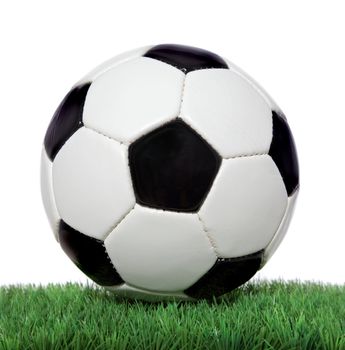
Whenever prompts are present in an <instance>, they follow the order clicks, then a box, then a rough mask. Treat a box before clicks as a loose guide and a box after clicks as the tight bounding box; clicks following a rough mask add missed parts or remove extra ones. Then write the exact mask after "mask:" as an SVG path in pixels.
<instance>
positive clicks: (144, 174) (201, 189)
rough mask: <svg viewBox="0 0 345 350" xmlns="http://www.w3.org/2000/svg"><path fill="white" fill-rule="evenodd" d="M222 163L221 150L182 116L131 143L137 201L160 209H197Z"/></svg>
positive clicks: (130, 154) (130, 156)
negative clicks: (199, 133)
mask: <svg viewBox="0 0 345 350" xmlns="http://www.w3.org/2000/svg"><path fill="white" fill-rule="evenodd" d="M220 164H221V158H220V156H219V155H218V153H217V152H216V151H215V150H214V149H213V148H212V147H211V146H210V145H209V144H208V143H207V142H206V141H205V140H204V139H203V138H202V137H201V136H199V135H198V134H197V133H196V132H195V131H194V130H193V129H192V128H191V127H190V126H188V125H187V124H186V123H185V122H183V121H182V120H181V119H179V118H177V119H175V120H174V121H172V122H170V123H167V124H165V125H163V126H161V127H160V128H157V129H155V130H154V131H152V132H151V133H149V134H147V135H144V136H143V137H141V138H140V139H138V140H137V141H135V142H134V143H132V144H131V145H130V147H129V165H130V169H131V175H132V181H133V187H134V191H135V195H136V199H137V202H138V203H139V204H141V205H144V206H148V207H153V208H157V209H164V210H173V211H183V212H195V211H197V210H198V209H199V208H200V206H201V205H202V203H203V201H204V199H205V198H206V196H207V193H208V192H209V190H210V188H211V186H212V183H213V180H214V178H215V176H216V174H217V172H218V169H219V167H220Z"/></svg>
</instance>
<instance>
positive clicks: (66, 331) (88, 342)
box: [0, 281, 345, 350]
mask: <svg viewBox="0 0 345 350" xmlns="http://www.w3.org/2000/svg"><path fill="white" fill-rule="evenodd" d="M0 349H6V350H7V349H8V350H15V349H33V350H39V349H84V350H87V349H92V350H94V349H169V350H170V349H179V350H180V349H193V350H194V349H240V350H243V349H251V350H255V349H345V286H330V285H321V284H312V283H303V284H302V283H298V282H289V283H284V282H279V281H277V282H260V283H250V284H247V285H245V286H244V287H242V288H240V289H238V290H235V291H234V292H232V293H230V294H228V295H226V296H225V297H223V298H220V299H218V300H213V301H198V302H195V303H191V302H164V303H163V302H162V303H156V304H150V303H145V302H140V301H129V300H125V299H118V298H115V297H114V296H113V295H112V294H109V293H108V292H105V291H103V290H101V289H99V288H95V287H92V286H88V287H85V286H81V285H76V284H67V285H49V286H47V287H35V286H9V287H2V288H0Z"/></svg>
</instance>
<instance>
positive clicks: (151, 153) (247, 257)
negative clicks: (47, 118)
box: [41, 45, 299, 298]
mask: <svg viewBox="0 0 345 350" xmlns="http://www.w3.org/2000/svg"><path fill="white" fill-rule="evenodd" d="M41 185H42V197H43V202H44V206H45V209H46V212H47V215H48V218H49V221H50V223H51V226H52V229H53V231H54V234H55V237H56V239H57V241H58V242H59V243H60V245H61V247H62V248H63V250H64V251H65V252H66V254H67V255H68V256H69V257H70V258H71V260H72V261H73V262H74V263H75V264H76V265H77V266H78V267H79V268H80V269H81V270H82V271H83V272H84V273H85V274H86V275H88V276H89V277H90V278H91V279H92V280H94V281H95V282H96V283H98V284H99V285H101V286H105V287H106V288H109V289H110V290H114V291H115V292H117V293H118V294H125V295H128V296H139V297H143V298H150V297H158V298H164V297H181V298H203V297H212V296H219V295H221V294H224V293H226V292H228V291H230V290H232V289H234V288H236V287H238V286H239V285H241V284H243V283H244V282H246V281H247V280H249V279H250V278H251V277H252V276H253V275H254V274H255V273H256V271H258V270H259V269H260V268H261V267H262V266H263V265H264V264H265V262H266V261H267V260H268V259H269V258H270V257H271V255H272V254H273V252H274V251H275V249H276V248H277V247H278V245H279V244H280V242H281V240H282V239H283V237H284V234H285V232H286V230H287V227H288V224H289V221H290V219H291V216H292V212H293V208H294V204H295V200H296V197H297V193H298V189H299V175H298V162H297V154H296V149H295V145H294V141H293V137H292V134H291V131H290V129H289V126H288V124H287V121H286V118H285V116H284V115H283V113H282V112H281V110H280V109H279V107H278V106H277V105H276V104H275V103H274V101H273V100H272V99H271V98H270V97H269V96H268V95H267V93H266V92H265V91H264V90H263V89H262V88H261V87H259V86H258V84H257V83H255V82H254V81H253V80H252V79H251V78H249V77H248V76H247V75H246V74H245V73H244V72H242V71H241V70H240V69H239V68H237V67H236V66H235V65H233V64H232V63H231V62H229V61H227V60H226V59H223V58H221V57H220V56H218V55H215V54H213V53H211V52H208V51H205V50H201V49H196V48H192V47H186V46H180V45H158V46H153V47H145V48H140V49H137V50H134V51H132V52H129V53H125V54H123V55H121V56H118V57H116V58H114V59H112V60H110V61H108V62H106V63H105V64H103V65H102V66H100V67H98V68H96V69H95V70H94V71H93V72H91V73H90V74H89V75H87V76H86V77H85V78H83V79H82V80H81V81H80V82H79V83H77V84H76V85H75V86H74V87H73V88H72V89H71V91H70V92H69V93H68V94H67V95H66V97H65V98H64V100H63V101H62V102H61V104H60V106H59V107H58V109H57V111H56V112H55V114H54V116H53V118H52V120H51V122H50V125H49V127H48V130H47V133H46V136H45V139H44V147H43V151H42V163H41Z"/></svg>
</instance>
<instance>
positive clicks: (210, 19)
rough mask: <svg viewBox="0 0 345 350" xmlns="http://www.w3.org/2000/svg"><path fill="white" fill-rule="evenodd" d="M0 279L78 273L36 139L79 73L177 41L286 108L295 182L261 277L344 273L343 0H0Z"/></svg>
mask: <svg viewBox="0 0 345 350" xmlns="http://www.w3.org/2000/svg"><path fill="white" fill-rule="evenodd" d="M0 4H1V5H0V36H1V38H0V39H1V40H0V60H1V65H0V118H1V119H0V120H1V124H0V131H1V134H0V162H1V163H0V164H1V167H0V174H1V175H0V176H1V178H0V179H1V180H0V204H1V211H0V213H1V214H0V215H1V216H0V284H11V283H44V284H45V283H48V282H64V281H85V280H86V278H85V277H84V276H83V275H82V274H81V273H80V272H79V270H78V269H77V268H76V267H75V266H74V265H73V264H72V263H71V262H70V261H69V259H68V258H67V257H66V256H65V254H64V253H63V251H62V250H61V249H60V248H59V246H58V244H57V243H56V242H55V240H54V238H53V235H52V233H51V232H50V228H49V225H48V222H47V219H46V217H45V213H44V211H43V206H42V204H41V197H40V188H39V161H40V151H41V144H42V140H43V137H44V133H45V130H46V128H47V126H48V123H49V120H50V118H51V116H52V114H53V112H54V110H55V108H56V107H57V105H58V103H59V102H60V100H61V99H62V98H63V96H64V95H65V94H66V93H67V91H68V90H69V88H70V87H71V85H73V84H74V83H75V82H76V81H77V80H78V79H79V78H80V77H82V76H83V75H84V74H86V73H87V72H88V71H89V70H91V69H92V68H93V67H94V66H96V65H98V64H99V63H101V62H102V61H104V60H106V59H108V58H110V57H112V56H114V55H115V54H118V53H121V52H123V51H126V50H129V49H132V48H135V47H139V46H143V45H148V44H158V43H181V44H187V45H193V46H199V47H202V48H206V49H209V50H211V51H214V52H216V53H218V54H220V55H223V56H226V57H228V58H229V59H230V60H231V61H233V62H234V63H235V64H237V65H239V66H240V67H241V68H243V69H244V70H245V71H247V72H248V73H249V74H250V75H251V76H253V77H254V79H256V80H257V81H258V82H259V83H260V84H261V85H262V86H264V88H265V89H266V90H267V91H268V92H269V93H270V94H271V95H272V96H273V98H274V99H275V100H276V101H277V102H278V104H279V105H280V106H281V108H282V109H283V111H284V112H285V114H286V115H287V117H288V120H289V123H290V126H291V128H292V130H293V133H294V136H295V140H296V144H297V147H298V153H299V160H300V168H301V191H300V196H299V201H298V203H297V208H296V212H295V217H294V219H293V221H292V224H291V226H290V230H289V232H288V234H287V236H286V238H285V240H284V241H283V243H282V245H281V246H280V248H279V249H278V251H277V252H276V254H275V256H274V257H273V258H272V259H271V260H270V262H269V263H268V264H267V265H266V267H265V268H264V269H263V270H262V272H260V276H261V277H265V278H277V277H282V278H284V279H301V280H318V281H324V282H331V283H338V284H343V283H344V282H345V254H344V250H345V228H344V216H345V204H344V198H345V170H344V169H345V167H344V162H345V156H344V151H345V83H344V82H345V49H344V47H345V20H344V17H345V6H343V5H342V1H338V2H336V1H329V0H328V1H291V0H290V1H277V0H272V1H263V0H261V1H236V2H235V1H229V0H228V1H217V0H213V1H202V0H198V1H191V0H189V1H188V0H182V1H180V0H174V1H162V0H160V1H150V0H146V1H145V0H140V1H121V2H120V1H100V0H98V1H86V0H83V1H81V0H80V1H79V0H74V1H71V0H68V1H63V0H59V1H35V0H31V1H2V0H1V3H0Z"/></svg>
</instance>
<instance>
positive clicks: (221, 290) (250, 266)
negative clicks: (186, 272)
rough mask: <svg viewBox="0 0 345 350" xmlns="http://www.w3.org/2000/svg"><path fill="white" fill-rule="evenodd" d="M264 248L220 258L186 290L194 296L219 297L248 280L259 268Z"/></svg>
mask: <svg viewBox="0 0 345 350" xmlns="http://www.w3.org/2000/svg"><path fill="white" fill-rule="evenodd" d="M262 256H263V250H261V251H259V252H257V253H254V254H250V255H246V256H242V257H239V258H230V259H223V258H218V259H217V261H216V262H215V264H214V265H213V266H212V267H211V269H210V270H209V271H208V272H207V273H206V274H205V275H204V276H202V277H201V278H200V279H199V280H198V281H197V282H196V283H194V284H193V285H192V286H191V287H189V288H188V289H186V290H185V291H184V292H185V293H186V294H187V295H189V296H190V297H192V298H205V299H209V298H212V297H218V296H220V295H222V294H225V293H228V292H230V291H232V290H233V289H235V288H237V287H239V286H240V285H241V284H243V283H245V282H247V281H248V280H249V279H250V278H251V277H253V276H254V275H255V273H256V272H257V271H258V270H259V268H260V265H261V261H262Z"/></svg>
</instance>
